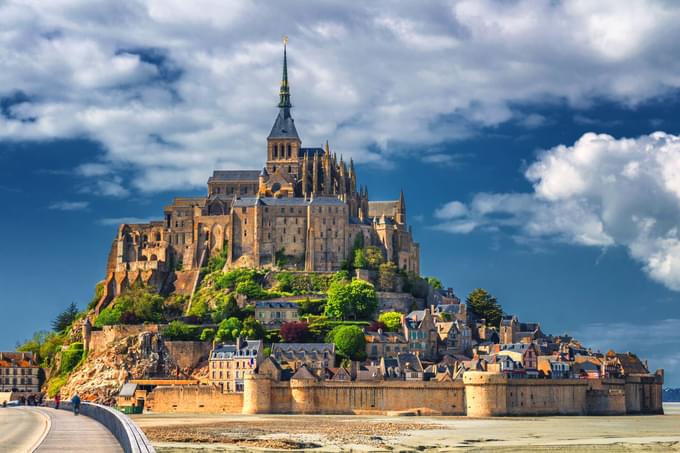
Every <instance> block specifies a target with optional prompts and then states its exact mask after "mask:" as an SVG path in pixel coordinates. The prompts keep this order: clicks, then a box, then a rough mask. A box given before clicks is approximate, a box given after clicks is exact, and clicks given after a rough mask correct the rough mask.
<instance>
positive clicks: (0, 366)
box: [0, 352, 40, 393]
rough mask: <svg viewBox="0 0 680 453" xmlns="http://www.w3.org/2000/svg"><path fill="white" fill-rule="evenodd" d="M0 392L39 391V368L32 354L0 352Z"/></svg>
mask: <svg viewBox="0 0 680 453" xmlns="http://www.w3.org/2000/svg"><path fill="white" fill-rule="evenodd" d="M0 391H3V392H34V393H37V392H39V391H40V366H38V363H37V356H36V355H35V354H34V353H32V352H0Z"/></svg>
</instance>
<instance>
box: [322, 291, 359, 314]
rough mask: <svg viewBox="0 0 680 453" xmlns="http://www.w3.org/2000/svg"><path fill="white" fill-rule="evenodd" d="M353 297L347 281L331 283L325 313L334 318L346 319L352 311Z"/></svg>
mask: <svg viewBox="0 0 680 453" xmlns="http://www.w3.org/2000/svg"><path fill="white" fill-rule="evenodd" d="M351 297H352V296H351V293H350V291H349V285H348V284H347V283H345V282H333V283H331V286H330V287H329V288H328V299H327V300H326V306H325V307H324V315H325V316H326V317H327V318H332V319H346V318H347V317H348V316H349V315H350V314H351V313H352V300H351Z"/></svg>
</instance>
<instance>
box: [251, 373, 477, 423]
mask: <svg viewBox="0 0 680 453" xmlns="http://www.w3.org/2000/svg"><path fill="white" fill-rule="evenodd" d="M267 395H269V398H267ZM243 411H244V413H251V414H252V413H293V414H382V415H386V414H390V413H396V412H412V413H414V414H441V415H465V389H464V387H463V383H462V382H423V381H382V382H333V381H321V382H316V381H302V380H292V381H290V382H272V381H271V380H270V379H268V378H264V377H261V376H257V377H256V378H252V377H250V378H248V377H247V378H246V381H245V389H244V407H243Z"/></svg>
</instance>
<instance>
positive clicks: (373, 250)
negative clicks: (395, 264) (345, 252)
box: [364, 245, 385, 269]
mask: <svg viewBox="0 0 680 453" xmlns="http://www.w3.org/2000/svg"><path fill="white" fill-rule="evenodd" d="M364 255H365V256H366V265H367V266H368V268H369V269H378V268H379V267H380V265H381V264H382V263H384V262H385V258H384V257H383V253H382V250H380V249H379V248H378V247H375V246H372V245H370V246H368V247H366V248H365V249H364Z"/></svg>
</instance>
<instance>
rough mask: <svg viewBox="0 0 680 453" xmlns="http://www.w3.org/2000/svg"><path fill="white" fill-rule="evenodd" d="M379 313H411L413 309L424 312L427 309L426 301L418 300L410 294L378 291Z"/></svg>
mask: <svg viewBox="0 0 680 453" xmlns="http://www.w3.org/2000/svg"><path fill="white" fill-rule="evenodd" d="M376 296H377V297H378V312H379V313H382V312H384V311H398V312H401V313H409V312H410V311H411V310H413V309H417V310H422V309H423V308H425V301H424V300H423V299H417V298H415V297H413V296H412V295H411V294H410V293H395V292H387V291H377V292H376Z"/></svg>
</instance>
